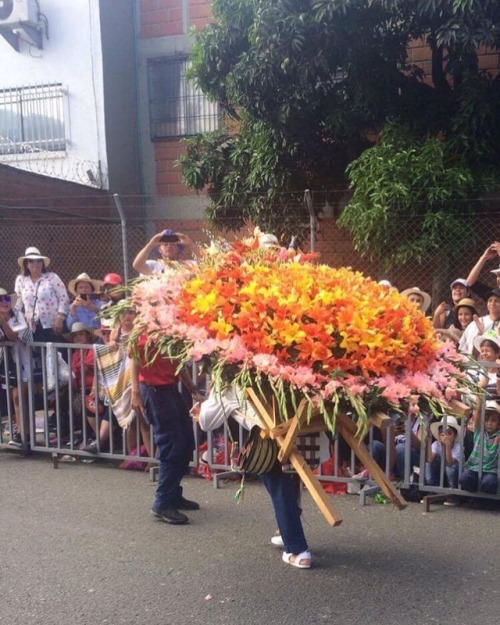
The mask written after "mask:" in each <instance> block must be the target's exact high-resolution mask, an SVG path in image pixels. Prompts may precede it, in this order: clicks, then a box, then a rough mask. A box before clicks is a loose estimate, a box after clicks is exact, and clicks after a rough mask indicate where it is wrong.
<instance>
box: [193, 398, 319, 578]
mask: <svg viewBox="0 0 500 625" xmlns="http://www.w3.org/2000/svg"><path fill="white" fill-rule="evenodd" d="M241 408H242V405H241V400H240V397H239V394H238V392H237V390H236V389H235V388H234V387H230V388H229V389H228V390H227V392H226V393H225V395H224V396H221V395H215V394H214V393H213V392H212V393H211V394H210V396H209V398H208V399H207V400H206V401H204V402H203V403H202V404H201V406H200V411H199V418H198V422H199V424H200V427H201V429H202V430H205V431H207V430H215V429H217V428H218V427H220V426H221V425H223V424H224V421H225V419H227V418H228V417H229V416H233V417H234V418H235V419H236V420H237V421H238V423H240V424H241V425H242V426H243V427H244V428H245V429H251V428H252V426H253V425H254V424H253V420H252V416H255V413H254V411H253V409H252V408H251V406H250V405H249V404H245V406H244V413H242V412H240V410H241ZM245 415H246V416H245ZM260 477H261V479H262V481H263V482H264V486H265V487H266V490H267V492H268V493H269V496H270V497H271V501H272V502H273V507H274V513H275V515H276V521H277V523H278V528H279V531H280V536H281V539H282V543H283V545H284V547H285V551H284V552H283V556H282V559H283V561H284V562H286V563H287V564H291V565H292V566H295V567H297V568H301V569H308V568H310V567H311V552H310V551H309V548H308V546H307V542H306V538H305V536H304V530H303V528H302V522H301V520H300V513H301V510H300V508H299V506H298V504H297V496H296V494H295V491H294V488H293V484H292V476H291V475H290V474H287V473H283V471H282V468H281V465H280V463H279V462H278V460H276V462H275V464H274V467H273V468H272V470H271V471H270V472H269V473H264V474H263V475H261V476H260ZM273 538H277V537H273ZM271 542H273V544H278V545H279V544H281V541H277V542H275V541H273V540H271Z"/></svg>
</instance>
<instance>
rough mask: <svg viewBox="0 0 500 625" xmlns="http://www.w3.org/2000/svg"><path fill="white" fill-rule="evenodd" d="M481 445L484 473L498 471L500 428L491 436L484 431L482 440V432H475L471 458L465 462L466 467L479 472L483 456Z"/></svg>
mask: <svg viewBox="0 0 500 625" xmlns="http://www.w3.org/2000/svg"><path fill="white" fill-rule="evenodd" d="M481 447H482V448H483V450H482V453H483V466H482V469H481V470H482V471H483V472H484V473H497V471H498V450H499V449H500V430H499V431H497V432H495V434H493V435H492V436H489V435H488V434H487V433H486V432H483V437H482V441H481V432H479V431H476V432H474V448H473V449H472V452H471V455H470V456H469V459H468V460H467V462H466V463H465V468H466V469H470V470H471V471H476V472H477V473H479V460H480V458H481Z"/></svg>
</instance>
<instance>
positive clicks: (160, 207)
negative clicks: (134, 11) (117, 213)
mask: <svg viewBox="0 0 500 625" xmlns="http://www.w3.org/2000/svg"><path fill="white" fill-rule="evenodd" d="M138 2H139V9H140V10H139V15H138V21H139V23H138V29H139V44H138V54H139V56H138V85H139V88H138V92H139V116H140V128H141V154H142V159H143V182H144V191H145V193H146V194H147V196H148V197H149V201H148V207H147V211H148V216H149V217H150V218H151V219H164V218H165V217H167V216H168V217H169V218H172V219H187V220H193V219H195V220H196V219H201V218H202V216H203V208H204V206H205V204H206V202H205V200H204V198H203V197H202V196H198V195H197V194H196V193H195V192H193V191H190V190H188V189H187V188H186V187H185V186H184V184H183V183H182V177H181V173H180V169H179V168H178V167H176V166H175V161H176V159H177V158H179V156H180V155H181V154H183V152H184V147H183V145H182V141H180V140H178V139H168V140H162V141H156V142H152V141H151V137H150V127H149V95H148V84H147V63H148V59H154V58H159V57H166V56H173V55H175V54H181V53H187V52H189V50H190V49H191V46H192V43H193V38H192V37H190V36H189V35H188V32H189V29H191V28H192V27H195V28H200V29H201V28H203V27H204V26H205V25H206V24H207V22H208V20H209V19H210V7H211V2H210V1H209V0H138Z"/></svg>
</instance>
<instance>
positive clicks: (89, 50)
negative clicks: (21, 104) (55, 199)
mask: <svg viewBox="0 0 500 625" xmlns="http://www.w3.org/2000/svg"><path fill="white" fill-rule="evenodd" d="M41 10H42V11H43V13H44V14H45V15H46V17H47V20H48V25H49V37H50V39H47V38H46V37H45V36H44V42H43V45H44V48H43V50H38V49H37V48H33V47H30V46H28V45H27V44H26V43H21V49H20V52H16V51H15V50H14V49H13V48H11V47H10V46H9V45H8V43H7V42H6V41H4V39H3V38H0V58H1V59H2V62H1V63H0V89H1V88H9V87H17V86H24V85H37V84H44V83H48V82H57V83H62V85H63V87H64V88H65V89H67V115H66V116H65V117H66V120H65V123H66V135H67V137H66V138H67V140H68V147H67V154H66V157H65V159H64V160H65V161H66V163H61V162H60V159H53V160H54V163H51V164H50V166H49V164H47V167H46V168H45V170H46V171H44V168H43V163H42V164H41V165H40V166H39V169H38V170H37V171H39V172H40V173H47V174H51V175H52V174H55V175H56V177H57V172H59V171H60V172H61V173H64V175H65V176H67V177H68V178H70V179H71V178H72V179H74V180H78V182H86V181H85V178H84V177H85V174H86V170H87V169H89V170H91V171H92V173H93V174H94V176H95V177H97V176H98V171H99V163H100V164H101V168H102V170H103V172H104V179H105V186H107V179H106V175H105V174H106V171H107V158H106V137H105V132H104V93H103V74H102V51H101V44H100V41H101V30H100V24H99V2H98V0H73V1H72V2H71V3H68V2H67V1H64V0H63V1H61V0H43V2H42V3H41ZM4 159H5V160H8V157H4ZM11 160H12V161H14V163H13V164H15V166H18V167H23V166H26V167H27V168H29V167H30V166H29V163H26V162H24V163H23V159H22V157H21V155H16V156H14V157H12V159H11ZM25 160H26V159H25ZM28 160H29V159H28ZM31 160H33V159H31ZM4 162H5V161H4ZM80 169H81V170H82V172H80ZM61 177H63V176H61ZM79 177H81V179H79Z"/></svg>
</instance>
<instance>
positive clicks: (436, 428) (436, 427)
mask: <svg viewBox="0 0 500 625" xmlns="http://www.w3.org/2000/svg"><path fill="white" fill-rule="evenodd" d="M443 425H444V424H443V423H442V422H441V421H436V422H435V423H431V434H432V436H434V438H435V439H436V440H438V439H439V428H441V427H443ZM446 427H449V428H452V429H453V430H455V432H456V433H457V436H460V430H461V428H460V426H459V425H455V424H454V423H446Z"/></svg>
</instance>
